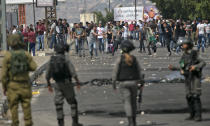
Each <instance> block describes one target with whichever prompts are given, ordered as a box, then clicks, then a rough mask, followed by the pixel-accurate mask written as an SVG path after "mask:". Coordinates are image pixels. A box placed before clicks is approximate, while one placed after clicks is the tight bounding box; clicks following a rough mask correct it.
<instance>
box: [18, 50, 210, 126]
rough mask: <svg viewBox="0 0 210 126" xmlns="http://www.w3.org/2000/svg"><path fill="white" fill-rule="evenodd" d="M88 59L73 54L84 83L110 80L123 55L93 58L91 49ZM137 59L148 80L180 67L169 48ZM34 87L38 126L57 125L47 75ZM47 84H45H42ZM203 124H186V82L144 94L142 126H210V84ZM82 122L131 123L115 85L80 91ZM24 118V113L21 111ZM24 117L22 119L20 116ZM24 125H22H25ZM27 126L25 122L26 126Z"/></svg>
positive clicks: (152, 87)
mask: <svg viewBox="0 0 210 126" xmlns="http://www.w3.org/2000/svg"><path fill="white" fill-rule="evenodd" d="M209 52H210V50H209V49H207V52H206V53H205V54H201V57H202V58H203V59H204V60H205V61H206V62H207V66H206V68H205V69H204V71H203V77H204V78H207V77H209V76H210V72H209V70H210V66H209V63H210V54H209ZM86 54H87V55H86V57H83V58H80V57H77V56H76V55H75V54H74V52H71V59H72V62H73V64H74V65H75V67H76V70H77V72H78V76H79V79H80V80H81V82H89V81H91V80H94V79H110V78H111V75H112V69H113V66H114V63H115V61H116V59H117V57H119V52H118V53H117V55H116V56H114V57H112V56H111V55H110V54H102V55H99V57H98V58H94V59H93V60H91V59H90V57H89V55H88V50H86ZM133 54H134V55H135V56H137V58H138V60H139V63H140V65H141V68H142V70H143V73H144V74H145V79H146V80H160V79H164V78H166V77H167V76H168V75H171V76H172V77H173V76H174V75H175V73H174V72H171V71H169V70H168V69H167V66H168V65H169V64H173V65H178V61H179V58H180V56H177V55H174V54H173V55H172V56H171V57H167V50H166V49H165V48H158V51H157V56H148V55H147V54H145V53H142V54H140V53H138V52H137V50H135V51H134V52H133ZM37 83H38V84H40V86H38V87H36V88H34V91H39V92H40V94H39V93H38V94H37V95H34V97H33V100H32V112H33V120H34V126H57V120H56V112H55V106H54V103H53V96H54V94H50V93H48V91H47V89H46V88H45V86H46V81H45V80H44V75H43V76H41V77H40V78H39V79H38V80H37ZM42 84H44V85H42ZM202 87H203V95H202V103H203V111H204V113H203V121H202V122H200V123H196V122H193V121H185V120H184V118H186V117H187V116H188V113H187V109H186V107H187V106H186V101H185V92H184V84H183V83H147V84H146V85H145V88H144V92H143V103H142V105H141V110H142V111H141V114H138V117H137V122H138V126H210V99H209V97H210V92H209V90H210V84H209V82H205V83H203V86H202ZM76 95H77V99H78V104H79V113H80V121H81V122H82V123H83V124H84V126H126V125H127V120H126V117H125V114H124V112H123V104H122V100H121V96H120V93H119V91H116V92H115V91H113V89H112V86H111V85H109V84H105V85H100V86H96V85H92V84H90V83H89V84H86V85H84V86H82V88H81V90H80V91H76ZM64 107H65V122H66V125H71V116H70V106H69V105H68V104H67V103H66V104H65V106H64ZM20 115H22V114H21V112H20ZM20 118H22V116H20ZM21 123H22V122H21ZM22 124H23V123H22Z"/></svg>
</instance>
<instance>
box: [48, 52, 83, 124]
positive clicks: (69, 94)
mask: <svg viewBox="0 0 210 126" xmlns="http://www.w3.org/2000/svg"><path fill="white" fill-rule="evenodd" d="M56 55H60V54H56ZM63 56H64V55H63ZM65 60H66V62H67V64H68V68H69V71H70V74H71V77H72V78H77V74H76V71H75V68H74V66H73V64H72V63H71V61H70V58H69V55H67V54H66V55H65ZM72 78H66V79H62V80H61V81H56V84H55V86H54V90H55V97H54V102H55V106H56V112H57V119H58V123H59V126H60V125H64V122H63V121H64V111H63V104H64V99H66V101H67V102H68V104H69V105H70V106H71V116H72V118H73V126H82V125H81V124H79V123H78V109H77V100H76V98H75V92H74V85H73V84H72V82H71V79H72ZM50 79H51V74H50V67H48V68H47V73H46V80H50ZM59 121H62V124H61V122H59Z"/></svg>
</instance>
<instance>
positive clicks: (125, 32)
mask: <svg viewBox="0 0 210 126" xmlns="http://www.w3.org/2000/svg"><path fill="white" fill-rule="evenodd" d="M123 28H124V32H123V37H128V27H126V26H123Z"/></svg>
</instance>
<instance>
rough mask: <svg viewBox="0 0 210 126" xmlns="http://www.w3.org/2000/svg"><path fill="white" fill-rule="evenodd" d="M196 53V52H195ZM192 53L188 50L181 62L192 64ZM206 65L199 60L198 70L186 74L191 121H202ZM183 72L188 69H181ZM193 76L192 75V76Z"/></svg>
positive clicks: (196, 65) (196, 66)
mask: <svg viewBox="0 0 210 126" xmlns="http://www.w3.org/2000/svg"><path fill="white" fill-rule="evenodd" d="M194 51H195V50H194ZM191 53H192V50H188V51H187V52H185V53H184V54H183V56H182V58H181V60H180V62H183V61H184V64H185V65H187V64H190V62H191V60H192V59H191ZM196 53H197V52H196ZM205 65H206V63H205V62H204V61H203V60H202V59H200V58H197V64H195V65H193V66H195V68H196V70H195V71H194V72H191V73H187V72H186V73H184V76H185V89H186V99H187V103H188V107H189V110H190V117H189V119H193V118H195V119H196V120H198V121H199V120H201V111H202V107H201V100H200V96H201V90H202V89H201V76H202V75H201V74H202V73H201V72H202V68H203V67H204V66H205ZM181 70H183V71H186V68H181ZM190 74H191V75H190Z"/></svg>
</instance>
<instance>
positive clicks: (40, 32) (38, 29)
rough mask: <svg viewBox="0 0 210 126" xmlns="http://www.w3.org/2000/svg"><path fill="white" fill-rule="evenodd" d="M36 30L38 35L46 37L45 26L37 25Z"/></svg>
mask: <svg viewBox="0 0 210 126" xmlns="http://www.w3.org/2000/svg"><path fill="white" fill-rule="evenodd" d="M36 30H37V33H38V35H44V31H45V26H44V24H39V25H37V27H36Z"/></svg>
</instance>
